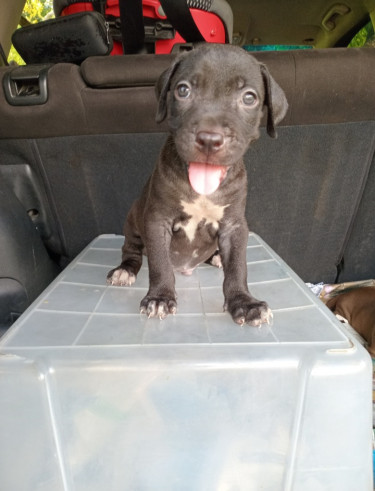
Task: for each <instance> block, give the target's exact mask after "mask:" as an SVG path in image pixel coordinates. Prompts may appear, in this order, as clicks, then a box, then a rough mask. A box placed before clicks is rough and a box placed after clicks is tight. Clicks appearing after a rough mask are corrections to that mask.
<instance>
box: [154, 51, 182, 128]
mask: <svg viewBox="0 0 375 491" xmlns="http://www.w3.org/2000/svg"><path fill="white" fill-rule="evenodd" d="M179 64H180V58H178V59H176V60H175V61H174V62H173V63H172V65H171V66H170V67H169V68H167V70H165V71H164V72H163V73H162V74H161V75H160V77H159V79H158V81H157V82H156V85H155V91H156V97H157V98H158V99H159V105H158V110H157V112H156V118H155V120H156V122H157V123H161V122H162V121H164V119H165V118H166V117H167V96H168V92H169V89H170V86H171V80H172V77H173V75H174V73H175V72H176V69H177V67H178V65H179Z"/></svg>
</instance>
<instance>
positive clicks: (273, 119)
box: [260, 64, 288, 138]
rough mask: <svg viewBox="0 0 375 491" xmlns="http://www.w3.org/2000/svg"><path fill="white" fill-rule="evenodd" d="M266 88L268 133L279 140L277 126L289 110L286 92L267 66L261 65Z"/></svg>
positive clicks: (265, 101) (265, 100)
mask: <svg viewBox="0 0 375 491" xmlns="http://www.w3.org/2000/svg"><path fill="white" fill-rule="evenodd" d="M260 71H261V73H262V77H263V83H264V88H265V99H264V104H265V105H266V106H267V107H268V112H267V133H268V134H269V135H270V136H271V137H272V138H277V133H276V129H275V127H276V125H277V124H278V123H279V122H280V121H281V120H282V119H283V118H284V117H285V115H286V112H287V110H288V102H287V100H286V97H285V94H284V91H283V90H282V88H281V87H280V86H279V85H278V84H277V83H276V82H275V80H274V78H273V77H272V76H271V75H270V72H269V71H268V68H267V67H266V66H265V65H262V64H261V65H260Z"/></svg>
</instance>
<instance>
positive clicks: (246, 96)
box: [242, 90, 258, 106]
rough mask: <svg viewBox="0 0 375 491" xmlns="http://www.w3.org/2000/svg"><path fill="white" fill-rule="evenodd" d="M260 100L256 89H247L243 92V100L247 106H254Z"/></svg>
mask: <svg viewBox="0 0 375 491" xmlns="http://www.w3.org/2000/svg"><path fill="white" fill-rule="evenodd" d="M257 101H258V96H257V94H256V92H255V91H254V90H247V91H246V92H244V93H243V94H242V102H243V103H244V104H245V105H246V106H254V105H255V104H256V103H257Z"/></svg>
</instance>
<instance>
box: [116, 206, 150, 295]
mask: <svg viewBox="0 0 375 491" xmlns="http://www.w3.org/2000/svg"><path fill="white" fill-rule="evenodd" d="M124 234H125V242H124V245H123V246H122V260H121V264H120V265H119V266H117V268H114V269H112V270H111V271H109V273H108V275H107V283H108V284H109V285H112V286H130V285H132V284H133V283H134V282H135V280H136V277H137V274H138V271H139V270H140V268H141V265H142V252H143V248H144V244H143V241H142V238H141V236H140V235H139V233H137V228H136V226H135V221H134V214H133V213H132V210H131V211H130V212H129V215H128V217H127V219H126V223H125V227H124Z"/></svg>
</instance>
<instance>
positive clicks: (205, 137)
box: [195, 131, 224, 153]
mask: <svg viewBox="0 0 375 491" xmlns="http://www.w3.org/2000/svg"><path fill="white" fill-rule="evenodd" d="M195 141H196V144H197V146H198V148H199V150H200V151H201V152H207V153H213V152H218V151H219V150H220V149H221V147H222V146H223V145H224V136H223V135H222V134H221V133H213V132H210V131H199V132H198V133H197V136H196V138H195Z"/></svg>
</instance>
